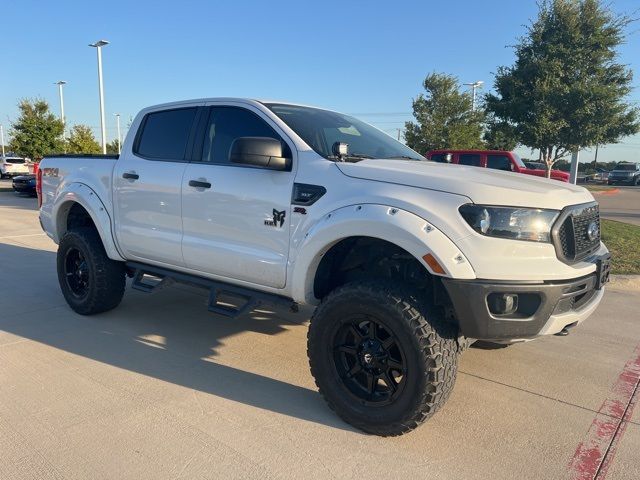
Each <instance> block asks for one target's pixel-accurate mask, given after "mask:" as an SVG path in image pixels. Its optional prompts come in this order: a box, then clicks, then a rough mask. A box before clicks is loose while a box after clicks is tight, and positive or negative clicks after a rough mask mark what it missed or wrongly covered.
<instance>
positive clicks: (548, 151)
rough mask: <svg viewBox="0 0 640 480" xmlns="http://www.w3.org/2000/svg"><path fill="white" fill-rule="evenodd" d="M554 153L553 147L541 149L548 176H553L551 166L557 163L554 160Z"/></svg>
mask: <svg viewBox="0 0 640 480" xmlns="http://www.w3.org/2000/svg"><path fill="white" fill-rule="evenodd" d="M552 153H553V147H550V148H545V149H544V150H543V149H540V155H541V157H542V161H543V162H544V164H545V165H546V167H547V171H546V177H547V178H551V167H553V164H554V163H555V162H554V160H553V155H552Z"/></svg>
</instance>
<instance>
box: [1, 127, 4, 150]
mask: <svg viewBox="0 0 640 480" xmlns="http://www.w3.org/2000/svg"><path fill="white" fill-rule="evenodd" d="M0 137H2V138H0V140H2V156H3V157H4V126H2V125H0Z"/></svg>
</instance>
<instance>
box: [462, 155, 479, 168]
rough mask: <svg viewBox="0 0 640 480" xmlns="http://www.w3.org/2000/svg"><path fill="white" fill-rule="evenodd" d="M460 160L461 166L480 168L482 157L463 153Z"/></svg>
mask: <svg viewBox="0 0 640 480" xmlns="http://www.w3.org/2000/svg"><path fill="white" fill-rule="evenodd" d="M459 158H460V159H459V160H458V163H459V164H460V165H471V166H473V167H479V166H480V155H478V154H477V153H462V154H460V157H459Z"/></svg>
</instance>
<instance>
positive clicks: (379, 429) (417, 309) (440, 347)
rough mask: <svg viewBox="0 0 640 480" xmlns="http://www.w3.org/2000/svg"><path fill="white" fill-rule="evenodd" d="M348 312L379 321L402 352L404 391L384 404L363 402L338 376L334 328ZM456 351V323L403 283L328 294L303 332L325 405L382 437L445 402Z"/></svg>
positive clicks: (406, 426) (406, 429)
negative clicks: (405, 287) (306, 332)
mask: <svg viewBox="0 0 640 480" xmlns="http://www.w3.org/2000/svg"><path fill="white" fill-rule="evenodd" d="M351 315H365V316H372V317H374V318H376V319H377V320H380V321H381V323H382V324H383V327H384V329H387V328H389V329H390V330H391V331H392V333H393V335H394V336H395V337H396V338H397V340H398V342H399V344H401V345H402V348H403V350H404V352H405V354H406V355H405V357H406V364H407V369H406V372H407V374H406V377H404V378H403V379H402V381H403V382H405V384H404V387H403V390H402V391H401V393H400V396H399V397H397V398H396V399H395V401H393V402H392V403H390V404H388V405H384V406H371V405H364V403H365V402H364V401H361V400H360V401H359V400H358V399H357V398H354V397H353V396H352V395H350V393H349V391H348V389H347V387H346V386H345V383H344V381H343V380H342V379H341V378H340V376H339V373H338V370H337V367H336V363H335V361H334V358H335V357H334V356H335V353H334V345H333V343H334V342H333V338H334V335H333V333H332V332H335V330H336V328H341V327H340V325H344V324H345V323H346V320H345V319H346V318H349V316H351ZM377 320H376V321H377ZM458 349H459V347H458V342H457V329H456V327H455V326H453V325H450V324H448V323H446V322H445V321H444V319H443V318H442V315H439V314H438V313H437V309H435V308H433V307H432V306H430V305H428V302H425V301H419V300H418V299H416V298H415V297H414V296H413V295H412V294H411V293H410V292H409V291H407V290H404V289H403V288H401V287H398V286H394V285H392V284H389V283H381V282H368V281H367V282H353V283H349V284H346V285H344V286H341V287H338V288H337V289H336V290H334V291H333V292H331V293H329V294H328V295H327V296H326V297H325V298H324V299H323V301H322V303H321V304H320V306H318V308H317V309H316V310H315V312H314V314H313V316H312V318H311V324H310V326H309V332H308V336H307V354H308V356H309V364H310V366H311V373H312V375H313V376H314V378H315V381H316V385H317V386H318V389H319V391H320V393H321V394H322V396H323V397H324V398H325V400H326V401H327V403H328V405H329V407H330V408H331V409H332V410H334V411H335V412H336V413H337V414H338V415H339V416H340V417H341V418H342V419H343V420H344V421H346V422H347V423H349V424H351V425H353V426H354V427H356V428H358V429H360V430H363V431H365V432H367V433H371V434H375V435H381V436H396V435H402V434H404V433H407V432H409V431H411V430H413V429H415V428H416V427H418V426H419V425H420V424H421V423H423V422H424V421H426V420H427V419H428V418H430V417H431V416H432V415H433V414H434V413H436V412H437V411H438V410H439V409H440V408H441V407H442V406H443V405H444V403H445V402H446V401H447V399H448V398H449V395H450V394H451V391H452V390H453V386H454V383H455V379H456V372H457V366H458ZM350 378H351V377H350Z"/></svg>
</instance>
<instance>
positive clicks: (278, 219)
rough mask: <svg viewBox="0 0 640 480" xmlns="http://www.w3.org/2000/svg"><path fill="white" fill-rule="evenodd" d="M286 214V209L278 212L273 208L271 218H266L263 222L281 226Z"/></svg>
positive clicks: (272, 225) (268, 224)
mask: <svg viewBox="0 0 640 480" xmlns="http://www.w3.org/2000/svg"><path fill="white" fill-rule="evenodd" d="M285 215H286V210H283V211H281V212H279V211H278V210H276V209H275V208H274V209H273V218H267V219H266V220H265V221H264V224H265V225H267V226H268V227H282V225H284V217H285Z"/></svg>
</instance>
